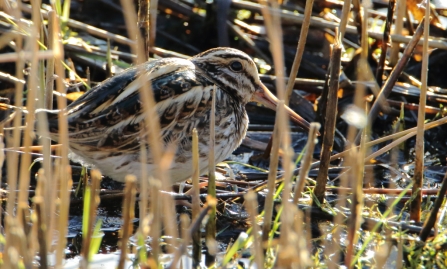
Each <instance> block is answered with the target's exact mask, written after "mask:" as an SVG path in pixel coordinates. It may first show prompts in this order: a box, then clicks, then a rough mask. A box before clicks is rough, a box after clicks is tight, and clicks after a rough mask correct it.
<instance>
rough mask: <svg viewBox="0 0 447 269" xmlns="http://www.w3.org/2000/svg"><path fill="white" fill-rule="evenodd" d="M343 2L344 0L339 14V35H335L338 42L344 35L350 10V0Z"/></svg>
mask: <svg viewBox="0 0 447 269" xmlns="http://www.w3.org/2000/svg"><path fill="white" fill-rule="evenodd" d="M343 2H344V3H343V8H342V10H341V16H340V26H339V27H338V30H339V33H340V36H336V37H335V38H340V42H341V40H343V38H344V37H345V33H346V27H347V26H348V19H349V12H350V10H351V0H344V1H343ZM335 32H337V31H335Z"/></svg>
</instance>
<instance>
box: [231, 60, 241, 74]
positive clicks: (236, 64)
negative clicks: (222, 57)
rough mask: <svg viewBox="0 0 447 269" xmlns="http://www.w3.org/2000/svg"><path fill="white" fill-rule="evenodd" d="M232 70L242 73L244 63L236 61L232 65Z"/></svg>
mask: <svg viewBox="0 0 447 269" xmlns="http://www.w3.org/2000/svg"><path fill="white" fill-rule="evenodd" d="M230 69H231V71H233V72H240V71H242V69H243V66H242V63H241V62H239V61H234V62H232V63H231V64H230Z"/></svg>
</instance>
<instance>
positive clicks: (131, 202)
mask: <svg viewBox="0 0 447 269" xmlns="http://www.w3.org/2000/svg"><path fill="white" fill-rule="evenodd" d="M136 183H137V178H136V177H135V176H133V175H128V176H126V187H125V188H124V201H123V228H122V236H121V240H120V243H119V246H120V249H121V253H120V259H119V263H118V266H117V268H118V269H124V264H125V262H126V258H127V242H128V241H129V237H130V235H131V234H132V229H133V225H132V220H133V218H134V212H135V194H136V190H135V188H136Z"/></svg>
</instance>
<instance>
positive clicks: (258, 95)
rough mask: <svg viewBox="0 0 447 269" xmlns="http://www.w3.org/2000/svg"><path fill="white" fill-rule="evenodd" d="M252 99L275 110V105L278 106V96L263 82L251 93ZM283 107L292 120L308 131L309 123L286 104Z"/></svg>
mask: <svg viewBox="0 0 447 269" xmlns="http://www.w3.org/2000/svg"><path fill="white" fill-rule="evenodd" d="M252 101H254V102H258V103H261V104H263V105H265V106H266V107H268V108H270V109H272V110H276V107H277V106H278V98H276V96H274V95H273V93H271V92H270V91H269V90H268V89H267V87H265V86H264V85H263V84H260V85H259V87H258V89H256V92H255V94H253V97H252ZM285 107H286V112H287V114H289V116H290V117H291V118H292V120H293V121H294V122H296V123H297V124H298V125H299V126H301V127H302V128H304V129H305V130H307V131H308V130H309V128H310V123H309V122H307V121H306V120H305V119H303V118H302V117H301V116H300V115H298V114H296V113H295V111H293V110H292V109H290V108H289V107H288V106H285Z"/></svg>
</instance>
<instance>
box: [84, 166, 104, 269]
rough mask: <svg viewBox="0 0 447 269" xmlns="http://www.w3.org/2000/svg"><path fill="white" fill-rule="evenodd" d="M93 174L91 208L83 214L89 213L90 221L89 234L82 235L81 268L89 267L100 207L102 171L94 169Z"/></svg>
mask: <svg viewBox="0 0 447 269" xmlns="http://www.w3.org/2000/svg"><path fill="white" fill-rule="evenodd" d="M90 176H91V183H90V197H89V198H88V199H89V200H90V208H89V211H88V212H83V214H88V223H87V229H85V230H86V231H87V234H85V235H82V251H81V256H82V260H81V262H80V264H81V268H88V267H89V265H88V264H89V262H90V260H89V259H90V257H89V252H90V243H91V241H92V236H93V225H94V224H95V222H96V209H98V205H99V194H98V191H99V187H100V185H99V184H100V181H101V172H99V171H98V170H92V171H91V172H90Z"/></svg>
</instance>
